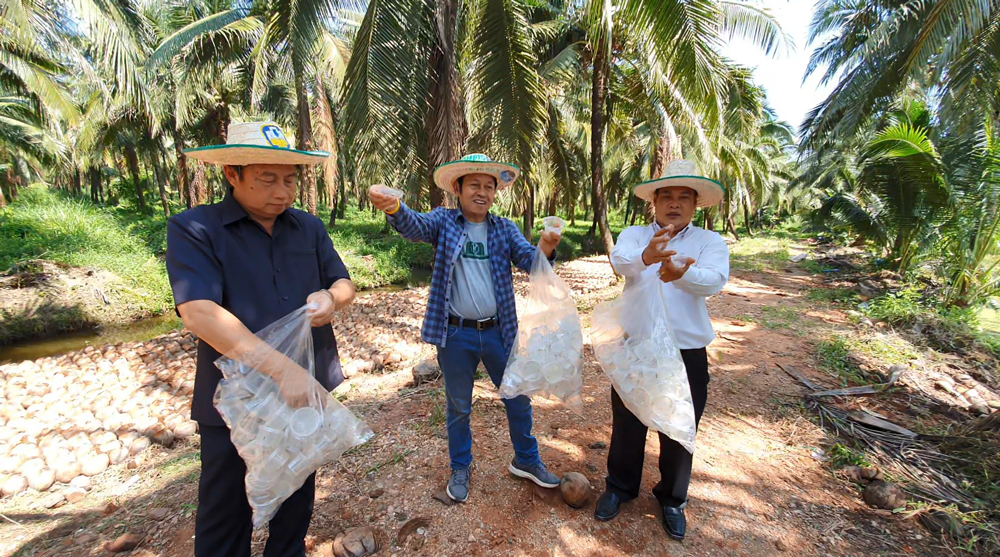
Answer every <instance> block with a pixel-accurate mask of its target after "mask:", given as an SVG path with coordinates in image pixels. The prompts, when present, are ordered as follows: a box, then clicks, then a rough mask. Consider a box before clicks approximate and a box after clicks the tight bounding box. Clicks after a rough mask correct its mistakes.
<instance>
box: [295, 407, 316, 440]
mask: <svg viewBox="0 0 1000 557" xmlns="http://www.w3.org/2000/svg"><path fill="white" fill-rule="evenodd" d="M322 421H323V416H321V415H320V413H319V412H318V411H316V409H315V408H310V407H308V406H306V407H304V408H299V409H298V410H296V411H295V412H292V419H291V428H292V435H294V436H295V437H298V438H299V439H303V438H305V437H309V436H310V435H312V434H314V433H316V430H318V429H319V426H320V423H322Z"/></svg>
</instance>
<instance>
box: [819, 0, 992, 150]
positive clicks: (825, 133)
mask: <svg viewBox="0 0 1000 557" xmlns="http://www.w3.org/2000/svg"><path fill="white" fill-rule="evenodd" d="M820 38H823V40H824V42H823V43H822V44H820V45H819V46H818V47H817V48H816V50H815V51H814V52H813V55H812V59H811V61H810V64H809V73H815V72H818V71H820V70H821V69H822V68H825V71H824V72H823V76H822V81H823V82H824V83H826V82H831V81H833V80H834V79H839V82H838V85H837V87H836V88H835V89H834V90H833V92H832V93H831V94H830V96H829V97H828V98H827V99H826V100H824V101H823V102H822V103H821V104H820V105H819V106H817V107H816V108H815V109H814V110H813V111H812V112H811V113H810V115H809V117H808V118H807V120H806V122H805V123H804V132H805V133H804V136H803V139H804V141H805V143H806V144H807V145H808V146H810V147H812V148H819V147H821V146H822V145H823V144H824V143H825V142H828V141H831V140H833V139H834V138H837V137H851V136H853V135H855V134H857V133H860V132H861V131H863V128H864V127H865V126H866V125H868V120H869V119H871V118H875V119H877V118H878V117H879V115H880V114H882V113H885V112H886V111H889V110H891V109H892V106H893V103H894V102H895V101H896V100H898V99H899V98H900V96H901V95H903V94H904V93H905V92H906V91H907V90H908V89H909V88H911V87H913V86H914V85H918V86H924V87H925V88H927V89H931V88H933V89H934V97H935V99H934V100H935V102H939V103H940V104H941V107H942V111H941V116H942V117H944V118H945V119H954V118H958V119H961V118H963V117H964V115H967V113H968V110H967V109H968V105H969V104H970V99H973V98H974V99H976V101H975V102H976V103H982V104H983V105H984V106H986V107H992V111H993V113H994V114H995V113H996V110H997V109H998V108H1000V90H998V88H997V86H996V84H997V83H1000V65H998V64H997V57H996V53H997V52H998V51H1000V2H997V1H996V0H933V1H927V2H900V1H896V0H874V1H869V2H856V1H854V0H822V1H821V2H818V3H817V5H816V9H815V13H814V16H813V21H812V25H811V28H810V40H811V41H813V42H815V41H817V40H819V39H820ZM973 120H974V121H981V120H978V119H976V118H973Z"/></svg>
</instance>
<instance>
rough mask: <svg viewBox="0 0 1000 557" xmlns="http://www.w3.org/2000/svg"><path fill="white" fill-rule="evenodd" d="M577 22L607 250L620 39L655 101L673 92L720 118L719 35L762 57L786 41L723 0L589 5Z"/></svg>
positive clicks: (597, 214) (766, 20)
mask: <svg viewBox="0 0 1000 557" xmlns="http://www.w3.org/2000/svg"><path fill="white" fill-rule="evenodd" d="M583 22H584V26H585V29H586V31H587V40H588V46H589V51H590V53H591V56H592V71H591V79H592V86H591V108H592V112H591V124H590V128H591V136H590V138H591V150H590V157H591V160H590V170H591V186H592V188H593V205H594V220H595V222H596V224H597V226H598V228H599V231H600V235H601V240H602V242H603V244H604V247H605V249H606V250H607V251H608V252H609V253H610V250H611V248H612V247H613V245H614V241H613V238H612V235H611V230H610V228H609V226H608V218H607V208H608V199H607V192H606V190H605V186H604V168H603V164H604V142H605V113H606V107H607V98H608V86H609V83H610V76H611V75H612V72H613V70H614V68H616V67H617V65H618V63H619V61H620V53H621V52H622V45H623V44H624V43H625V42H626V38H628V39H630V40H631V41H633V42H634V43H635V44H637V45H640V47H641V48H642V50H643V51H645V52H648V56H649V57H651V62H652V64H651V65H653V66H655V67H656V68H657V69H658V72H657V74H659V75H662V76H663V79H662V80H659V82H660V84H661V85H660V86H661V90H662V93H661V96H662V97H663V98H669V97H670V96H672V95H674V94H680V96H681V97H682V98H684V99H687V101H688V102H689V103H694V105H695V106H696V107H697V108H699V109H701V110H696V111H697V112H701V113H702V114H707V115H709V117H711V115H712V114H713V113H714V114H715V115H717V116H718V117H721V114H722V110H721V108H720V107H721V100H720V94H721V93H722V92H723V91H725V89H726V88H725V76H726V69H727V67H728V64H727V63H726V62H725V60H723V58H722V57H721V56H720V55H719V54H718V50H719V47H720V46H721V42H722V40H723V38H724V37H726V36H732V35H741V36H744V37H747V38H749V39H750V40H752V41H753V42H754V43H755V44H757V45H758V46H760V47H761V48H762V49H763V50H764V51H765V52H768V53H771V52H774V51H775V50H776V49H777V48H778V47H779V46H780V45H781V44H782V43H783V42H784V41H785V40H786V38H785V37H784V35H783V34H782V32H781V30H780V28H779V26H778V25H777V22H776V21H775V20H774V19H773V18H772V17H771V16H770V15H769V14H768V13H767V12H766V11H763V10H761V9H759V8H756V7H754V6H752V5H750V4H749V3H744V2H736V1H728V0H693V1H681V0H655V1H654V0H624V1H621V2H613V1H610V0H590V1H588V2H586V4H585V6H584V12H583ZM713 105H714V107H713ZM664 114H665V117H664V118H663V120H662V123H661V126H658V129H664V133H661V134H659V137H660V139H661V141H662V142H664V144H665V145H666V147H665V148H664V149H663V150H661V152H664V153H669V152H671V151H670V150H671V147H669V143H670V142H671V141H672V137H673V136H672V134H671V133H670V132H669V127H668V126H669V122H672V119H673V117H674V116H675V115H673V114H669V113H666V112H665V111H664ZM663 158H664V157H662V156H661V157H660V161H661V163H660V164H663V162H662V161H663Z"/></svg>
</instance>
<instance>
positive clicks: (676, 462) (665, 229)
mask: <svg viewBox="0 0 1000 557" xmlns="http://www.w3.org/2000/svg"><path fill="white" fill-rule="evenodd" d="M635 195H636V196H637V197H640V198H642V199H645V200H646V201H649V202H650V203H652V204H653V208H654V210H655V216H656V218H655V220H654V222H653V223H652V224H650V225H649V226H633V227H631V228H628V229H626V230H625V231H623V232H622V233H621V235H620V236H619V237H618V243H617V244H616V245H615V247H614V249H613V250H612V251H611V263H612V265H614V268H615V270H617V271H618V272H619V273H620V274H622V275H624V276H625V289H629V288H636V287H637V286H638V285H639V284H640V283H643V282H644V281H649V280H659V281H661V282H662V283H663V284H662V286H661V287H662V288H663V295H664V298H665V299H666V303H667V307H668V308H669V310H668V311H669V314H670V322H671V324H672V325H673V329H674V333H675V335H676V337H677V344H678V348H680V351H681V357H682V358H683V359H684V365H685V367H686V368H687V375H688V383H689V385H690V387H691V399H692V401H693V402H694V410H695V419H696V420H700V419H701V415H702V412H704V410H705V403H706V401H707V399H708V381H709V375H708V355H707V352H706V350H705V347H706V346H708V345H709V344H710V343H711V342H712V341H713V340H714V339H715V332H714V331H713V330H712V321H711V319H710V318H709V316H708V307H707V305H706V303H705V300H706V299H707V298H708V297H709V296H712V295H714V294H717V293H719V292H720V291H721V290H722V287H723V286H724V285H725V284H726V281H727V280H728V279H729V247H728V246H727V245H726V242H725V241H724V240H723V239H722V237H721V236H720V235H719V234H717V233H715V232H712V231H709V230H704V229H702V228H698V227H696V226H694V225H693V224H691V218H692V217H693V216H694V213H695V210H696V209H697V208H698V207H710V206H713V205H716V204H718V203H719V202H720V201H722V198H723V196H724V195H725V190H724V188H723V186H722V184H720V183H718V182H716V181H714V180H710V179H708V178H705V177H702V176H699V175H698V170H697V167H696V166H695V164H694V163H693V162H691V161H685V160H678V161H673V162H671V163H670V164H669V165H668V166H667V170H666V172H665V175H664V177H662V178H660V179H657V180H650V181H648V182H644V183H642V184H639V186H637V187H636V189H635ZM675 255H676V256H680V257H678V258H676V259H677V260H678V261H677V264H675V262H674V259H672V258H673V256H675ZM684 258H686V260H684ZM611 409H612V418H613V422H612V423H613V425H612V433H611V446H610V448H609V451H608V477H607V480H606V485H607V487H606V490H605V492H604V494H602V495H601V497H600V499H598V501H597V509H596V510H595V512H594V516H595V518H597V520H602V521H605V520H611V519H613V518H614V517H616V516H618V513H619V511H620V510H621V505H622V503H624V502H626V501H629V500H631V499H634V498H636V497H638V496H639V485H640V482H641V480H642V465H643V457H644V456H645V450H646V426H645V425H644V424H643V423H642V422H641V421H639V419H638V418H636V417H635V415H634V414H632V412H630V411H629V410H628V409H627V408H626V407H625V405H624V403H622V400H621V398H620V397H619V395H618V393H617V392H616V391H615V390H614V388H612V389H611ZM659 435H660V463H659V464H660V466H659V467H660V476H661V479H660V483H659V484H657V485H656V487H654V488H653V495H654V496H655V497H656V499H657V501H659V503H660V506H661V507H662V508H663V526H664V528H665V529H666V531H667V534H669V535H670V537H672V538H674V539H676V540H682V539H684V534H685V531H686V530H687V521H686V518H685V516H684V507H685V505H686V503H687V491H688V484H689V483H690V482H691V463H692V455H691V453H689V452H688V451H687V450H686V449H684V448H683V447H682V446H681V445H680V444H679V443H678V442H676V441H674V440H672V439H670V438H669V437H667V436H666V435H664V434H662V433H660V434H659Z"/></svg>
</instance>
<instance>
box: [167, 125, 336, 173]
mask: <svg viewBox="0 0 1000 557" xmlns="http://www.w3.org/2000/svg"><path fill="white" fill-rule="evenodd" d="M184 154H186V155H187V156H188V157H190V158H192V159H196V160H200V161H204V162H207V163H209V164H228V165H232V166H245V165H248V164H310V165H311V164H319V163H321V162H323V160H324V159H326V158H327V157H329V156H330V153H327V152H326V151H300V150H298V149H292V145H291V143H290V142H289V141H288V138H287V137H286V136H285V132H283V131H282V130H281V127H280V126H279V125H278V124H275V123H274V122H233V123H231V124H229V129H228V133H227V134H226V144H225V145H209V146H207V147H195V148H193V149H185V150H184Z"/></svg>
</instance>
